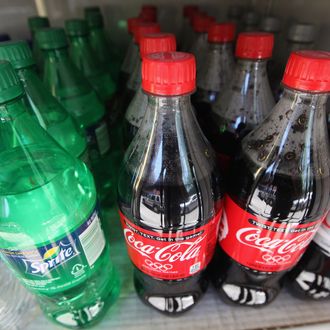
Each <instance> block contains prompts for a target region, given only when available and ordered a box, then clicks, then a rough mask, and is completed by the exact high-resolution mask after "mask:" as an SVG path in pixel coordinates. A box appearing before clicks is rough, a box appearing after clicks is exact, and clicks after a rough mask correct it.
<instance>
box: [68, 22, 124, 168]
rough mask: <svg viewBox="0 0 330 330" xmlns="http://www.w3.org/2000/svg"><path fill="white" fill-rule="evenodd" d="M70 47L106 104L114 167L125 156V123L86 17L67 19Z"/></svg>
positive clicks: (76, 62) (110, 79)
mask: <svg viewBox="0 0 330 330" xmlns="http://www.w3.org/2000/svg"><path fill="white" fill-rule="evenodd" d="M65 29H66V33H67V35H68V39H69V43H70V47H69V54H70V57H71V60H72V61H73V63H74V64H75V65H76V67H77V68H78V69H79V70H80V71H81V72H82V73H83V74H84V76H85V77H86V78H87V79H88V81H89V82H90V84H91V85H92V87H93V88H94V90H95V91H96V93H97V95H98V96H99V98H100V100H101V101H102V102H103V104H104V105H105V107H106V119H107V124H108V128H109V136H110V142H111V146H110V154H111V159H112V161H113V164H114V166H115V169H118V168H119V165H120V163H121V160H122V156H123V152H122V150H123V147H122V126H121V124H120V123H119V108H118V107H117V106H115V104H116V97H115V95H114V94H115V91H116V87H115V84H114V82H113V80H112V78H111V75H110V74H109V73H108V72H107V71H105V70H103V69H102V66H101V65H100V63H99V62H98V61H97V59H96V57H95V55H94V51H93V49H92V48H91V47H90V43H89V40H88V26H87V23H86V21H85V20H83V19H71V20H67V21H66V22H65Z"/></svg>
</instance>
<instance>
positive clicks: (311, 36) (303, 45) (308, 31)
mask: <svg viewBox="0 0 330 330" xmlns="http://www.w3.org/2000/svg"><path fill="white" fill-rule="evenodd" d="M316 32H317V31H316V26H315V25H313V24H309V23H296V24H293V25H291V26H290V28H289V31H288V36H287V45H286V48H285V50H284V52H283V54H282V56H283V57H282V58H281V63H280V69H279V70H278V72H279V74H280V77H282V76H283V72H284V68H285V64H286V62H287V60H288V58H289V56H290V54H291V52H294V51H297V50H307V49H313V47H314V43H315V40H316V36H317V33H316ZM273 90H274V95H275V101H276V102H277V101H278V100H279V99H280V98H281V96H282V94H283V88H282V86H281V85H280V80H277V84H276V85H275V86H274V89H273Z"/></svg>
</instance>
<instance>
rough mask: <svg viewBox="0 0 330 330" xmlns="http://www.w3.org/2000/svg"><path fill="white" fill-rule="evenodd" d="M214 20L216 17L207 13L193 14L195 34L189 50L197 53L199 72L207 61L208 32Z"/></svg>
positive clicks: (197, 68)
mask: <svg viewBox="0 0 330 330" xmlns="http://www.w3.org/2000/svg"><path fill="white" fill-rule="evenodd" d="M214 22H215V19H214V18H213V17H210V16H208V15H206V14H201V13H198V14H196V15H194V16H193V29H194V36H193V41H192V44H191V47H190V49H189V52H190V53H192V54H194V55H195V58H196V70H197V73H199V70H200V68H201V66H202V65H203V63H204V61H205V56H206V54H207V48H208V43H207V33H208V30H209V27H210V26H211V24H212V23H214Z"/></svg>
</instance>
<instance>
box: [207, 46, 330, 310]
mask: <svg viewBox="0 0 330 330" xmlns="http://www.w3.org/2000/svg"><path fill="white" fill-rule="evenodd" d="M329 66H330V53H329V52H321V51H298V52H294V53H292V54H291V56H290V59H289V61H288V64H287V67H286V70H285V74H284V77H283V81H282V83H283V85H284V93H283V97H282V98H281V100H280V101H279V102H278V103H277V105H276V106H275V108H274V110H273V111H272V112H271V113H270V114H269V116H268V117H267V118H266V119H265V120H264V122H263V123H262V124H261V125H260V126H259V127H258V128H256V129H255V130H253V131H252V132H251V133H250V134H249V135H247V136H246V137H245V138H244V139H243V141H242V150H241V153H240V155H239V156H238V157H237V159H236V160H235V162H234V164H233V166H232V172H231V174H230V176H229V182H230V185H228V191H227V194H226V197H225V207H224V214H223V219H222V228H221V229H220V235H219V243H220V244H219V254H218V256H217V258H215V262H214V264H213V276H214V283H215V286H216V288H217V290H218V291H219V293H220V295H221V296H222V297H224V298H225V300H226V301H230V302H233V303H236V304H240V305H246V306H261V305H265V304H268V303H270V302H271V301H272V300H273V299H274V298H275V297H276V295H277V294H278V293H279V291H280V289H281V286H282V282H283V275H284V274H286V273H287V272H288V271H289V270H290V269H291V268H292V267H293V266H295V264H296V263H297V262H298V261H299V259H300V257H301V256H302V254H303V253H304V252H305V250H306V248H307V246H308V245H309V243H310V242H311V240H312V239H313V237H314V234H315V233H316V231H317V229H318V228H319V226H320V224H321V223H322V221H323V220H324V217H325V215H326V213H327V211H328V209H329V194H330V179H329V174H330V173H329V171H330V169H329V162H330V154H329V144H328V139H327V130H326V117H325V102H326V94H325V93H326V92H329V82H330V79H329V77H330V75H329Z"/></svg>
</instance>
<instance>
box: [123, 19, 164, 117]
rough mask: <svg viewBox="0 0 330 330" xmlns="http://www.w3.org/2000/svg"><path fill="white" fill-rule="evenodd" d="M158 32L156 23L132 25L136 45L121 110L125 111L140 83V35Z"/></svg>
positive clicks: (158, 27)
mask: <svg viewBox="0 0 330 330" xmlns="http://www.w3.org/2000/svg"><path fill="white" fill-rule="evenodd" d="M159 32H160V26H159V24H158V23H138V24H136V25H135V27H134V31H133V33H134V42H135V46H136V50H137V53H135V52H134V54H132V55H134V59H133V65H132V71H131V73H130V75H129V77H128V80H127V82H126V88H125V90H124V93H123V97H122V100H123V102H122V110H123V111H125V110H126V109H127V107H128V105H129V103H130V102H131V101H132V99H133V97H134V95H135V93H136V92H137V90H138V89H139V86H140V85H141V72H140V71H141V66H140V64H141V58H140V52H139V44H140V40H141V37H142V36H144V35H145V34H149V33H159Z"/></svg>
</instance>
